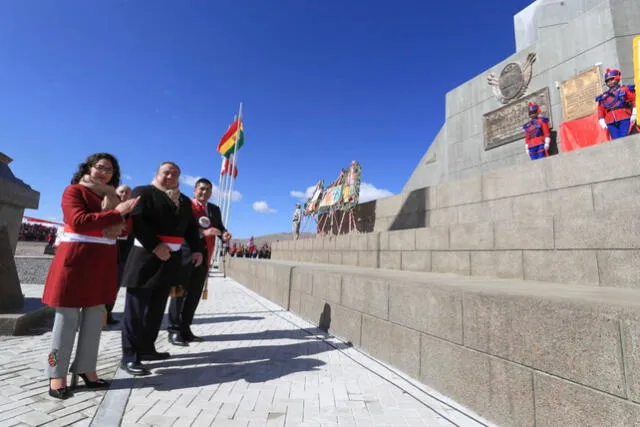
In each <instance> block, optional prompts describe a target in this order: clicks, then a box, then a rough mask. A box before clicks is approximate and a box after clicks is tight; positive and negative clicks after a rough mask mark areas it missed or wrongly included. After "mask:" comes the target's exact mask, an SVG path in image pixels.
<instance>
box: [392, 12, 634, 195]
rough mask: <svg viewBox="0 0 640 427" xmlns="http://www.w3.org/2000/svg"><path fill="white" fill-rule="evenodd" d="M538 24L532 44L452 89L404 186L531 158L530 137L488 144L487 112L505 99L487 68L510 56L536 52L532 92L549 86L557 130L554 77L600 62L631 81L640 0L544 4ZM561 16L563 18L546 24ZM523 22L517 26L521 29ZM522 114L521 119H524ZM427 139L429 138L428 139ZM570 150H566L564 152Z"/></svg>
mask: <svg viewBox="0 0 640 427" xmlns="http://www.w3.org/2000/svg"><path fill="white" fill-rule="evenodd" d="M538 14H539V15H540V16H538V19H537V21H538V23H537V24H539V26H540V31H539V32H538V37H537V39H536V41H535V43H534V44H532V45H529V46H520V47H521V50H518V52H516V53H514V54H513V55H512V56H510V57H508V58H506V59H505V60H504V61H502V62H500V63H499V64H496V65H495V66H494V67H492V68H491V69H489V70H485V71H483V72H482V73H480V74H479V75H477V76H476V77H474V78H472V79H471V80H469V81H467V82H465V83H464V84H462V85H461V86H459V87H457V88H455V89H453V90H451V91H450V92H449V93H447V96H446V113H445V123H444V125H443V126H442V129H441V131H440V133H439V134H438V136H437V137H436V138H435V139H434V141H433V143H432V144H431V145H430V146H429V149H428V151H427V152H426V154H424V156H423V157H422V159H421V160H420V162H419V164H418V165H417V166H416V168H415V170H414V171H413V173H412V175H411V176H410V177H409V179H408V181H407V183H406V185H405V187H404V189H403V192H410V191H412V190H415V189H418V188H423V187H428V186H432V185H436V184H438V183H441V182H445V181H450V180H459V179H465V178H468V177H472V176H475V175H478V174H480V173H483V172H488V171H491V170H496V169H499V168H503V167H507V166H512V165H518V164H523V163H527V162H529V161H530V160H529V158H528V156H527V155H526V154H525V152H524V143H523V141H524V139H522V140H519V141H515V142H512V143H509V144H506V145H503V146H500V147H497V148H494V149H491V150H487V151H485V149H484V136H483V115H484V114H486V113H488V112H490V111H493V110H495V109H497V108H499V107H500V106H501V105H502V104H500V103H499V101H498V100H497V99H496V98H495V97H494V95H493V93H492V88H491V87H490V86H489V85H488V84H487V79H486V76H487V75H488V74H489V73H491V72H493V73H495V74H497V75H499V74H500V72H501V70H502V69H503V68H504V67H505V66H506V65H507V64H508V63H510V62H521V61H523V60H524V59H525V58H526V56H527V54H529V53H535V54H536V56H537V60H536V62H535V63H534V64H533V77H532V79H531V82H530V84H529V91H528V92H529V93H532V92H535V91H536V90H539V89H542V88H549V93H550V97H551V98H550V102H551V116H552V123H553V127H554V129H555V130H556V131H557V130H558V128H559V125H560V123H561V122H562V121H563V120H564V117H563V113H562V107H561V97H560V91H559V90H558V89H557V87H556V83H560V82H562V81H564V80H567V79H569V78H571V77H573V76H575V75H577V74H579V73H581V72H582V71H585V70H587V69H589V68H591V67H593V66H594V65H596V64H598V63H600V64H602V66H601V69H602V71H604V69H605V68H607V67H610V68H619V69H621V71H622V73H623V83H625V84H629V83H632V81H633V64H632V49H631V40H632V37H633V35H637V34H640V2H637V1H633V0H575V1H573V0H572V1H565V2H553V3H552V4H545V5H544V6H542V7H541V9H540V10H539V12H538ZM545 14H547V15H548V18H549V19H550V20H551V21H553V22H556V21H561V22H559V23H561V25H556V24H553V25H551V24H549V25H548V24H546V23H545V21H549V19H547V18H546V17H545V16H544V15H545ZM517 31H518V29H517V28H516V33H517ZM526 119H527V118H526V117H523V121H526ZM427 146H428V144H427ZM561 155H564V153H561Z"/></svg>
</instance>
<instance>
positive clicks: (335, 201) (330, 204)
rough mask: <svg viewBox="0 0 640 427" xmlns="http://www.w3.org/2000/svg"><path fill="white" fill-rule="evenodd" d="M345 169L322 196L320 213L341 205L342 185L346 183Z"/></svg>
mask: <svg viewBox="0 0 640 427" xmlns="http://www.w3.org/2000/svg"><path fill="white" fill-rule="evenodd" d="M344 178H345V171H344V169H343V170H341V171H340V176H338V178H337V179H336V180H335V181H333V182H332V183H331V185H330V186H329V187H327V190H326V191H325V193H324V195H323V196H322V201H321V202H320V206H319V207H318V213H323V212H326V211H328V210H336V209H338V207H339V205H340V201H341V200H342V185H343V184H344Z"/></svg>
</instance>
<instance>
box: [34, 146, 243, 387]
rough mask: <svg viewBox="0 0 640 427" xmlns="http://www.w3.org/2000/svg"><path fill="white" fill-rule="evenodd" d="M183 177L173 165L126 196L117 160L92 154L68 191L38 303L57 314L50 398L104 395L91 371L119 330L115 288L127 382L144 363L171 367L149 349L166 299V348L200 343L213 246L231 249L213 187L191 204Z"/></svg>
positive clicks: (203, 188) (202, 189)
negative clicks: (78, 390)
mask: <svg viewBox="0 0 640 427" xmlns="http://www.w3.org/2000/svg"><path fill="white" fill-rule="evenodd" d="M179 177H180V168H179V166H178V165H177V164H175V163H173V162H163V163H162V164H160V166H159V167H158V169H157V170H156V173H155V178H154V180H153V182H152V183H151V185H145V186H140V187H136V188H134V189H133V190H131V189H130V188H129V187H127V186H121V185H120V167H119V165H118V161H117V160H116V158H115V157H114V156H113V155H111V154H108V153H97V154H93V155H91V156H89V157H88V158H87V159H86V160H85V161H84V162H83V163H81V164H80V165H79V167H78V170H77V171H76V172H75V173H74V175H73V177H72V179H71V184H70V185H69V186H67V187H66V188H65V190H64V192H63V195H62V211H63V217H64V233H63V234H62V236H61V237H60V239H59V245H58V248H57V251H56V254H55V256H54V258H53V261H52V263H51V267H50V269H49V273H48V275H47V278H46V281H45V287H44V293H43V297H42V301H43V302H44V303H45V304H47V305H49V306H50V307H54V308H55V317H54V324H53V330H52V334H51V336H52V341H51V349H50V352H49V354H48V356H47V363H48V367H47V375H48V378H49V395H50V396H52V397H54V398H57V399H67V398H69V397H72V396H73V394H74V391H73V390H74V388H75V385H76V383H77V381H78V378H81V379H82V380H83V382H84V384H85V386H86V387H87V388H89V389H101V388H108V387H109V382H108V381H106V380H104V379H101V378H99V377H98V375H97V372H96V365H97V358H98V348H99V344H100V334H101V330H102V327H103V325H104V323H105V320H106V321H107V323H117V322H116V321H115V319H113V317H112V316H111V314H110V313H111V310H112V309H113V304H114V302H115V299H116V296H117V293H118V290H119V287H124V288H126V298H125V308H124V317H123V319H122V328H121V329H122V333H121V336H122V362H121V367H122V369H123V370H125V371H126V372H128V373H129V374H131V375H135V376H141V375H148V374H150V370H149V368H148V367H147V366H146V365H145V364H143V362H144V361H148V360H164V359H169V358H170V357H171V355H170V354H169V353H168V352H158V351H157V350H156V346H155V342H156V340H157V337H158V334H159V331H160V328H161V323H162V318H163V316H164V311H165V307H166V305H167V301H168V300H169V299H170V302H169V325H168V327H167V330H168V332H169V334H168V338H169V342H170V343H171V344H173V345H177V346H188V345H189V343H190V342H197V341H202V340H203V338H201V337H198V336H196V335H194V334H193V332H192V331H191V324H192V322H193V317H194V314H195V311H196V308H197V306H198V303H199V301H200V299H201V298H204V297H205V296H206V288H205V284H206V281H207V277H208V272H209V268H210V265H211V261H212V255H213V251H214V247H215V244H216V239H217V238H219V239H220V240H221V241H222V242H224V243H225V244H228V242H229V240H230V239H231V234H230V233H229V232H228V231H227V230H226V228H225V227H224V225H223V223H222V219H221V218H222V216H221V213H220V209H219V208H218V206H216V205H214V204H212V203H209V202H208V200H209V199H210V197H211V193H212V189H213V185H212V183H211V181H209V180H207V179H205V178H201V179H199V180H198V181H197V182H196V184H195V188H194V197H193V198H189V197H188V196H186V195H184V194H182V193H181V192H180V189H179ZM76 333H78V334H79V337H78V343H77V347H76V351H75V359H74V360H73V362H71V355H72V353H73V346H74V342H75V337H76ZM69 372H71V373H72V379H71V385H67V375H68V373H69Z"/></svg>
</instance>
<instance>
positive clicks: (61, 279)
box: [42, 153, 139, 399]
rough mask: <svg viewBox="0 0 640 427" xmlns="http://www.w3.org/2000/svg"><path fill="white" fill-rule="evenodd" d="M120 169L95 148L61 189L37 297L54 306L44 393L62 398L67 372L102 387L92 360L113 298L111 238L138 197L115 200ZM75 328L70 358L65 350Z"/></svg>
mask: <svg viewBox="0 0 640 427" xmlns="http://www.w3.org/2000/svg"><path fill="white" fill-rule="evenodd" d="M119 181H120V168H119V165H118V162H117V160H116V158H115V157H114V156H112V155H111V154H107V153H97V154H93V155H91V156H89V157H88V158H87V159H86V161H85V162H84V163H81V164H80V166H79V167H78V170H77V171H76V173H75V174H74V175H73V178H72V179H71V185H69V186H68V187H67V188H65V190H64V193H63V194H62V213H63V217H64V231H65V232H64V234H63V236H62V238H61V243H60V245H59V247H58V250H57V251H56V254H55V256H54V257H53V261H52V262H51V267H50V269H49V273H48V275H47V279H46V281H45V285H44V293H43V296H42V301H43V302H44V303H45V304H47V305H49V306H50V307H55V309H56V313H55V318H54V323H53V330H52V332H51V351H50V352H49V355H48V358H47V362H48V368H47V374H48V377H49V395H50V396H51V397H54V398H57V399H67V398H69V397H70V396H72V394H73V392H72V391H71V388H72V387H71V388H70V387H67V373H68V372H69V370H70V371H71V372H73V374H74V375H73V380H72V386H75V381H77V375H79V376H80V377H81V378H82V379H83V381H84V383H85V385H86V386H87V387H88V388H106V387H108V386H109V383H108V382H107V381H104V380H102V379H100V378H98V375H97V374H96V364H97V359H98V346H99V344H100V331H101V329H102V322H103V318H104V314H105V312H104V305H105V304H106V303H109V302H111V301H113V299H114V296H115V292H116V289H117V262H118V261H117V249H116V237H117V236H118V235H119V234H120V233H121V232H122V228H123V227H124V216H125V215H127V214H128V213H129V212H131V211H132V210H133V208H134V207H135V206H136V204H137V203H138V200H139V199H138V198H136V199H132V200H128V201H126V202H121V201H120V199H119V198H118V196H117V195H116V193H115V187H116V186H117V185H118V183H119ZM78 330H79V337H78V346H77V348H76V355H75V360H74V361H73V363H72V364H71V368H70V369H69V362H70V360H71V352H72V349H73V343H74V341H75V337H76V331H78Z"/></svg>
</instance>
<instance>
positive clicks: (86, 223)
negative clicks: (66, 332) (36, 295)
mask: <svg viewBox="0 0 640 427" xmlns="http://www.w3.org/2000/svg"><path fill="white" fill-rule="evenodd" d="M100 204H101V199H100V197H98V196H97V195H96V194H94V193H93V192H92V191H91V190H89V189H88V188H86V187H84V186H82V185H78V184H74V185H70V186H68V187H67V188H65V190H64V193H63V194H62V213H63V215H64V223H65V226H66V227H67V228H71V229H72V230H73V232H74V233H77V234H91V233H96V232H99V231H100V230H102V229H104V228H106V227H108V226H110V225H114V224H118V223H120V222H122V217H121V216H120V213H119V212H118V211H116V210H111V211H107V212H100V210H101V208H100ZM117 266H118V259H117V248H116V245H105V244H101V243H86V242H62V243H60V246H58V249H57V250H56V254H55V256H54V257H53V261H52V262H51V267H50V268H49V274H48V275H47V280H46V282H45V285H44V294H43V296H42V302H44V303H45V304H47V305H49V306H51V307H92V306H94V305H100V304H107V303H111V302H113V300H114V299H115V297H116V293H117V290H118V285H117V284H118V270H117Z"/></svg>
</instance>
